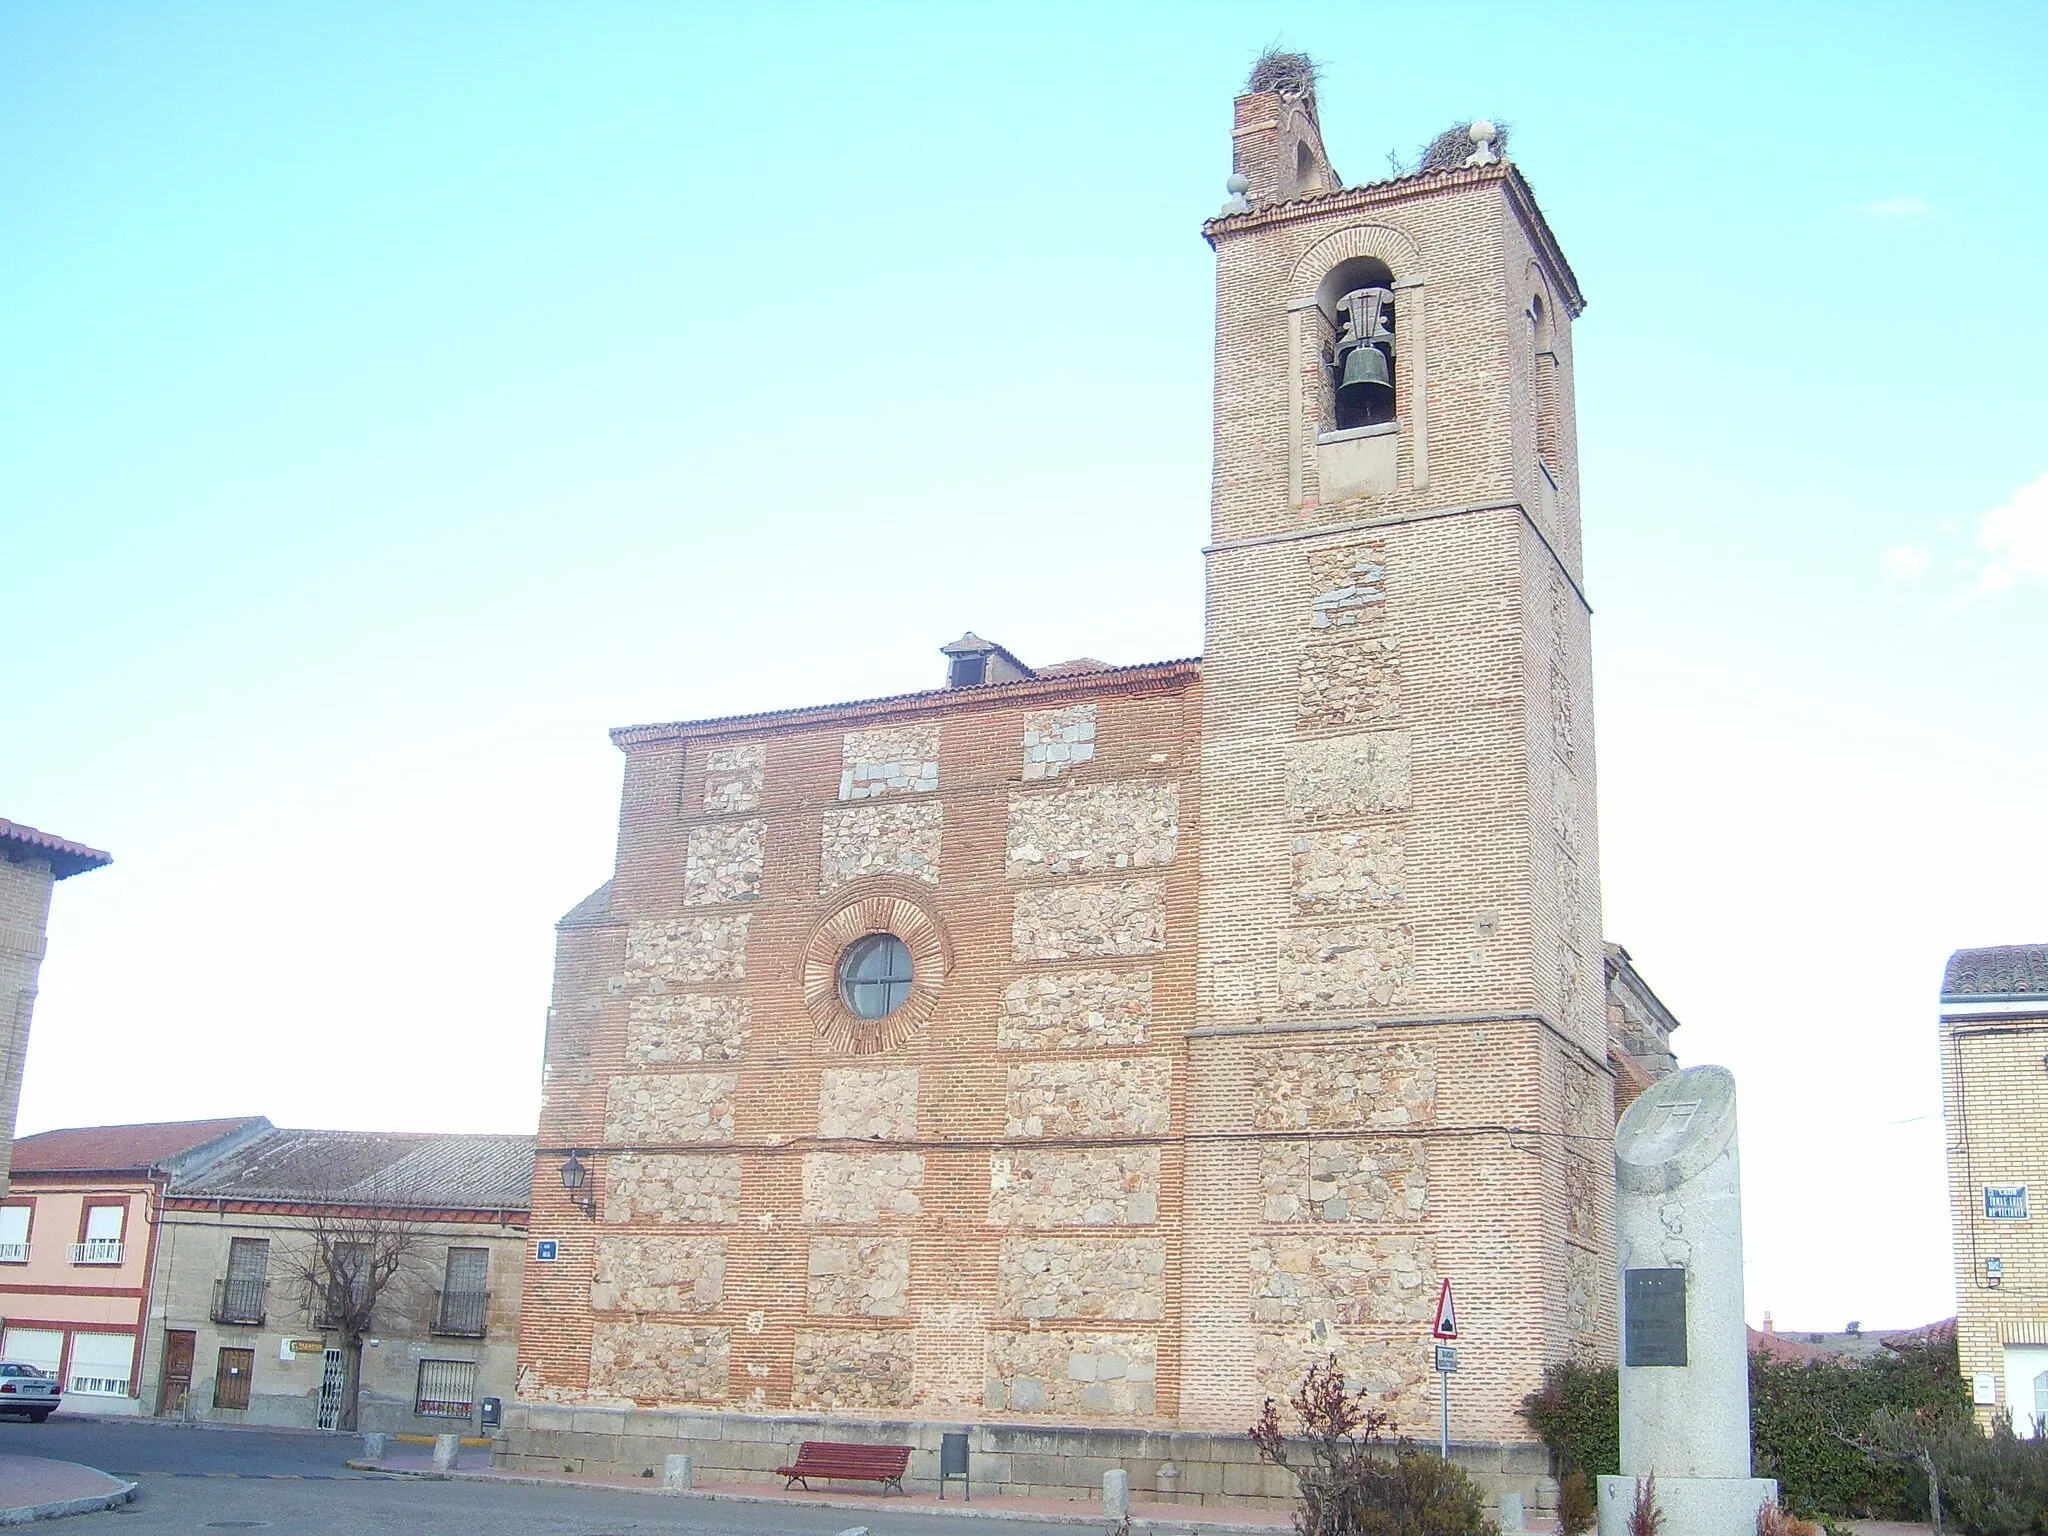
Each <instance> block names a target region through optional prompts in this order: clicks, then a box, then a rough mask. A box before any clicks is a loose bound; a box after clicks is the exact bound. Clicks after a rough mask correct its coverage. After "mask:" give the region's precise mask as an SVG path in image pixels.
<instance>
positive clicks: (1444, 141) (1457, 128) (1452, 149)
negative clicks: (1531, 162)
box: [1403, 117, 1508, 176]
mask: <svg viewBox="0 0 2048 1536" xmlns="http://www.w3.org/2000/svg"><path fill="white" fill-rule="evenodd" d="M1478 121H1479V119H1478V118H1467V119H1466V120H1465V121H1464V122H1462V123H1453V124H1452V125H1451V126H1450V127H1448V128H1446V129H1445V130H1444V131H1443V132H1442V133H1440V134H1438V135H1437V136H1436V137H1435V138H1433V139H1431V140H1430V141H1429V142H1428V143H1427V144H1425V145H1423V146H1422V148H1420V149H1419V150H1417V151H1416V152H1415V163H1414V164H1413V165H1412V166H1409V167H1408V168H1407V169H1406V171H1405V172H1404V173H1403V174H1406V175H1410V176H1412V175H1415V174H1416V173H1418V172H1421V171H1454V170H1456V169H1457V168H1458V167H1459V166H1461V165H1463V164H1464V163H1465V162H1466V161H1467V160H1469V159H1471V158H1472V151H1473V150H1475V149H1477V148H1478V147H1479V146H1478V145H1476V144H1474V143H1473V142H1472V138H1471V135H1470V134H1469V133H1468V132H1467V131H1466V130H1468V129H1469V128H1471V126H1472V124H1473V123H1475V122H1478ZM1488 121H1490V122H1491V123H1492V124H1493V126H1494V137H1493V152H1494V153H1495V154H1497V155H1499V156H1500V157H1501V158H1502V159H1506V158H1507V153H1508V125H1507V124H1506V123H1505V122H1503V121H1501V119H1499V118H1497V117H1496V118H1491V119H1488Z"/></svg>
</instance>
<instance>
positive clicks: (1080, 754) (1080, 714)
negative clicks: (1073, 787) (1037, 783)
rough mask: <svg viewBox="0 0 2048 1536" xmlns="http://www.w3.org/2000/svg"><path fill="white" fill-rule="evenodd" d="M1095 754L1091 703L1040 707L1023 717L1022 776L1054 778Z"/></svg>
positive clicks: (1093, 713) (1092, 707) (1027, 778)
mask: <svg viewBox="0 0 2048 1536" xmlns="http://www.w3.org/2000/svg"><path fill="white" fill-rule="evenodd" d="M1094 756H1095V706H1094V705H1093V704H1076V705H1073V706H1072V707H1071V708H1068V709H1042V710H1039V711H1038V712H1037V713H1035V714H1030V715H1026V716H1025V717H1024V778H1025V780H1026V781H1027V782H1028V781H1030V780H1033V779H1056V778H1058V777H1059V776H1060V775H1061V774H1063V773H1066V772H1069V771H1070V770H1072V769H1075V768H1078V767H1080V766H1081V764H1083V763H1085V762H1088V761H1089V760H1091V759H1092V758H1093V757H1094Z"/></svg>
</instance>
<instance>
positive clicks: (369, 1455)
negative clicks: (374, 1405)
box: [363, 1431, 384, 1461]
mask: <svg viewBox="0 0 2048 1536" xmlns="http://www.w3.org/2000/svg"><path fill="white" fill-rule="evenodd" d="M383 1459H384V1437H383V1436H382V1435H380V1434H377V1433H375V1432H374V1431H373V1432H372V1433H370V1434H367V1435H365V1436H363V1460H365V1461H382V1460H383Z"/></svg>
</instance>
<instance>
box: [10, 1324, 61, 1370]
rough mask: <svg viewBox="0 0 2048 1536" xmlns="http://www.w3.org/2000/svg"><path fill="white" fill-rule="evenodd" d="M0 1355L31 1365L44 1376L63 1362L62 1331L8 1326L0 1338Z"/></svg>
mask: <svg viewBox="0 0 2048 1536" xmlns="http://www.w3.org/2000/svg"><path fill="white" fill-rule="evenodd" d="M0 1355H4V1356H5V1357H6V1358H7V1359H9V1360H19V1361H20V1362H21V1363H22V1364H23V1365H32V1366H34V1367H35V1368H36V1369H37V1370H39V1371H41V1372H42V1373H43V1374H44V1375H45V1376H54V1375H56V1374H57V1367H58V1366H60V1365H62V1364H63V1363H64V1333H63V1330H62V1329H59V1328H10V1329H8V1330H7V1337H6V1339H5V1340H0Z"/></svg>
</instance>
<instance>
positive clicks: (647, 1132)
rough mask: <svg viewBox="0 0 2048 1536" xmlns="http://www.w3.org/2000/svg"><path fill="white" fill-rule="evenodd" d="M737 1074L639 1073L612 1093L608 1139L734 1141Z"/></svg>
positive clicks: (617, 1081)
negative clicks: (733, 1108)
mask: <svg viewBox="0 0 2048 1536" xmlns="http://www.w3.org/2000/svg"><path fill="white" fill-rule="evenodd" d="M738 1086H739V1075H738V1074H737V1073H734V1072H636V1073H630V1074H625V1075H622V1076H619V1077H615V1078H613V1079H612V1080H611V1087H610V1090H609V1092H608V1095H607V1101H606V1105H605V1117H604V1139H605V1140H606V1141H625V1142H633V1141H654V1142H663V1141H730V1140H732V1096H733V1090H734V1089H735V1088H737V1087H738Z"/></svg>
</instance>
